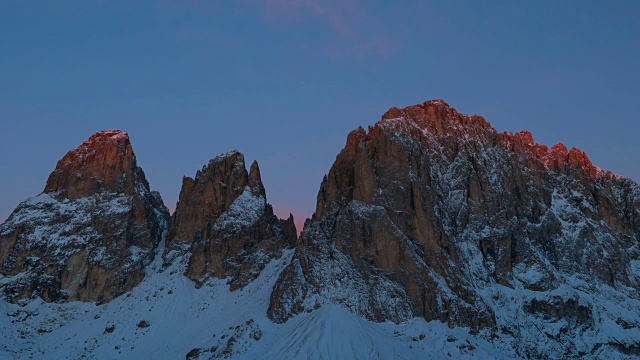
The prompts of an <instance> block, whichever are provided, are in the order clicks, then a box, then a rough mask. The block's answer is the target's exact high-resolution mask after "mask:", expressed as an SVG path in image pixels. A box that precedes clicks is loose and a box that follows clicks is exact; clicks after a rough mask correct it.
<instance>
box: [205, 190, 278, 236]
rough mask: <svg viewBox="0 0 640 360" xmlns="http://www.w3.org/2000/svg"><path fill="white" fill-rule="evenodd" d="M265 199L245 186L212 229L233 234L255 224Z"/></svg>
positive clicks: (262, 209) (261, 212) (263, 209)
mask: <svg viewBox="0 0 640 360" xmlns="http://www.w3.org/2000/svg"><path fill="white" fill-rule="evenodd" d="M265 206H266V199H265V198H264V197H263V196H262V195H255V194H254V193H253V192H252V190H251V188H250V187H249V186H247V187H246V188H245V189H244V191H243V192H242V194H240V196H238V197H237V198H236V199H235V200H234V201H233V203H232V204H231V206H230V207H229V209H228V210H227V211H225V212H224V213H223V214H222V216H220V217H219V218H218V219H217V220H216V222H215V224H214V225H213V229H214V230H216V231H220V230H225V231H226V234H229V235H231V234H233V233H236V232H238V231H240V230H242V229H245V228H247V227H250V226H252V225H253V224H255V223H256V222H257V221H258V220H259V219H260V217H261V216H262V215H263V214H264V211H265Z"/></svg>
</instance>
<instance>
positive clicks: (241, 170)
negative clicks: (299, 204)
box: [165, 151, 297, 290]
mask: <svg viewBox="0 0 640 360" xmlns="http://www.w3.org/2000/svg"><path fill="white" fill-rule="evenodd" d="M296 236H297V233H296V229H295V225H294V223H293V217H292V216H290V217H289V219H287V220H280V219H278V218H277V217H276V216H275V215H274V214H273V208H272V207H271V205H269V204H268V203H267V200H266V193H265V189H264V186H263V184H262V179H261V177H260V169H259V167H258V163H257V162H254V163H253V164H252V165H251V169H250V172H247V170H246V168H245V163H244V155H243V154H241V153H239V152H237V151H232V152H230V153H227V154H225V155H221V156H218V157H216V158H214V159H212V160H211V161H210V162H209V164H208V165H207V166H205V167H203V168H202V170H201V171H198V172H197V174H196V176H195V178H193V179H192V178H188V177H185V178H184V179H183V182H182V190H181V191H180V197H179V201H178V204H177V206H176V211H175V213H174V215H173V217H172V221H171V230H170V235H169V239H168V247H167V252H166V253H165V264H167V265H168V264H169V263H171V262H172V261H173V260H174V259H175V257H176V256H177V255H179V254H184V253H187V254H188V256H187V258H188V265H187V268H186V272H185V275H186V276H187V277H189V278H190V279H191V280H193V281H195V282H196V283H197V284H201V283H202V282H203V281H205V280H206V279H207V277H209V276H213V277H216V278H227V277H228V278H229V284H230V286H231V289H232V290H235V289H238V288H241V287H244V286H245V285H246V284H247V283H248V282H249V281H251V280H253V279H255V278H256V277H257V276H258V274H259V273H260V271H261V270H262V269H263V268H264V266H265V265H266V264H267V263H268V262H269V261H270V260H271V259H273V258H279V257H280V256H281V255H282V253H281V252H282V250H283V249H286V248H290V247H292V246H293V244H294V243H295V240H296Z"/></svg>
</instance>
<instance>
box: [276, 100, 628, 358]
mask: <svg viewBox="0 0 640 360" xmlns="http://www.w3.org/2000/svg"><path fill="white" fill-rule="evenodd" d="M604 175H607V174H604ZM639 194H640V190H639V188H638V185H637V184H635V183H633V182H631V181H628V180H625V179H620V178H618V177H615V176H603V172H602V171H601V170H599V169H598V168H597V167H595V166H593V165H592V164H591V162H590V161H589V159H588V157H587V156H586V155H585V154H584V152H582V151H581V150H579V149H577V148H572V149H571V150H568V149H567V147H566V146H565V145H563V144H557V145H555V146H553V147H552V148H550V149H549V148H548V147H546V146H544V145H541V144H537V143H535V141H534V139H533V136H532V135H531V133H530V132H529V131H526V130H523V131H521V132H518V133H516V134H513V133H502V134H499V133H498V132H497V131H496V130H495V129H493V128H492V127H491V126H490V125H489V123H488V122H486V121H485V120H484V118H482V117H481V116H477V115H473V116H468V115H463V114H459V113H458V112H457V111H456V110H455V109H453V108H452V107H450V106H449V105H447V104H446V103H445V102H444V101H441V100H432V101H427V102H425V103H423V104H418V105H414V106H408V107H405V108H402V109H399V108H391V109H390V110H389V111H387V112H386V113H385V114H384V115H383V117H382V120H380V121H378V122H377V123H376V124H375V125H374V126H372V127H369V129H368V132H367V131H365V130H364V129H363V128H358V129H356V130H354V131H352V132H351V133H350V134H349V136H348V137H347V142H346V145H345V147H344V149H343V150H342V151H341V152H340V153H339V154H338V156H337V157H336V160H335V162H334V164H333V166H332V167H331V169H330V170H329V173H328V175H327V176H325V177H324V179H323V181H322V184H321V186H320V190H319V192H318V197H317V199H318V200H317V205H316V212H315V214H314V216H313V217H312V219H311V220H309V221H307V222H306V223H305V227H304V230H303V232H302V234H301V236H300V240H299V242H298V244H297V246H296V248H295V254H294V256H293V259H292V261H291V263H290V264H289V265H288V266H287V268H286V269H285V270H284V271H283V272H282V273H281V275H280V278H279V279H278V282H277V283H276V285H275V287H274V290H273V293H272V296H271V303H270V306H269V309H268V314H269V316H270V318H271V319H272V320H274V321H276V322H284V321H287V320H288V319H290V318H291V317H293V316H294V315H296V314H300V313H303V312H306V311H312V310H313V309H315V308H318V307H321V306H323V305H324V304H338V305H340V306H342V307H345V308H347V309H349V310H351V311H353V312H355V313H357V314H359V315H361V316H364V317H366V318H369V319H371V320H375V321H387V320H391V321H396V322H400V321H404V320H407V319H410V318H412V317H422V318H424V319H426V320H428V321H431V320H439V321H442V322H444V323H446V324H448V325H449V326H450V327H453V326H466V327H470V328H472V329H475V331H482V332H484V331H486V332H488V333H491V334H492V335H491V336H495V337H498V338H504V339H506V340H505V341H507V342H512V341H513V343H514V344H517V345H515V346H516V347H517V348H518V350H517V351H518V352H519V353H520V354H529V355H530V356H531V357H533V358H536V357H542V358H546V357H550V358H553V357H579V356H580V354H588V353H589V352H591V351H594V349H595V350H597V349H598V346H596V347H595V348H593V347H582V348H581V346H582V345H581V344H583V343H584V342H583V339H589V340H588V341H593V339H595V338H598V336H600V335H599V334H602V332H603V331H605V332H606V330H604V329H607V327H608V325H607V324H609V323H613V322H617V323H619V324H626V323H634V324H635V323H637V322H638V321H640V317H638V316H637V314H639V313H640V312H639V310H638V306H637V305H632V304H637V301H638V294H639V292H638V289H639V288H640V273H639V272H638V270H637V264H638V261H640V252H638V250H637V249H638V246H639V245H638V239H640V226H638V224H640V222H639V221H640V220H639V219H640V211H639V209H640V195H639ZM586 282H588V285H585V284H586ZM584 286H587V287H588V289H589V291H587V292H585V291H584V290H583V289H585V287H584ZM610 289H618V290H615V295H613V294H612V293H611V292H610ZM616 297H619V298H616ZM614 298H616V299H620V300H612V299H614ZM622 303H624V305H620V304H622ZM619 306H621V308H616V307H619ZM614 308H615V309H616V310H613V311H612V310H611V309H614ZM613 313H615V315H612V314H613ZM605 318H606V319H608V320H598V319H605ZM554 326H555V327H554ZM560 327H562V329H564V330H561V331H557V329H559V328H560ZM516 328H517V329H518V330H517V332H515V331H513V329H516ZM521 329H522V330H521ZM554 329H555V330H554ZM617 329H618V328H617ZM616 331H618V330H616ZM620 331H622V330H620ZM629 336H632V335H629ZM634 336H635V335H634ZM598 339H599V338H598ZM636 339H637V338H636ZM598 341H604V344H605V346H606V344H607V342H608V341H613V340H612V339H611V338H609V339H608V340H601V339H600V340H598ZM550 343H551V344H552V345H549V344H550ZM629 344H631V345H629V347H627V345H625V347H623V350H621V351H623V352H624V351H628V349H632V351H635V350H633V349H637V342H636V343H635V344H633V343H631V342H630V343H629ZM599 346H601V345H599ZM567 348H571V349H572V350H568V351H567V352H564V353H563V352H562V351H564V350H562V349H565V350H566V349H567ZM578 348H579V350H577V349H578ZM531 354H533V355H531Z"/></svg>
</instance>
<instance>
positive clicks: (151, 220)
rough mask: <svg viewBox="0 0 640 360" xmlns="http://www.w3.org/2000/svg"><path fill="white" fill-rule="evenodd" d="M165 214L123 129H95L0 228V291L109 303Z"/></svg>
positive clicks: (140, 261)
mask: <svg viewBox="0 0 640 360" xmlns="http://www.w3.org/2000/svg"><path fill="white" fill-rule="evenodd" d="M168 217H169V212H168V210H167V209H166V207H165V206H164V204H163V202H162V199H161V198H160V194H158V193H157V192H152V191H150V190H149V184H148V183H147V180H146V179H145V176H144V172H143V171H142V169H141V168H139V167H138V166H137V164H136V158H135V155H134V153H133V150H132V148H131V143H130V142H129V136H128V135H127V133H126V132H123V131H119V130H105V131H101V132H98V133H96V134H94V135H93V136H91V137H90V138H89V139H88V140H87V141H85V142H84V143H82V145H80V146H79V147H78V148H77V149H74V150H71V151H69V152H68V153H67V154H66V155H65V156H64V157H63V158H62V159H61V160H60V161H59V162H58V164H57V166H56V169H55V170H54V171H53V172H52V173H51V175H50V176H49V179H48V181H47V185H46V187H45V189H44V192H43V193H42V194H40V195H38V196H35V197H32V198H30V199H27V200H26V201H24V202H23V203H21V204H20V205H19V206H18V207H17V208H16V210H15V211H14V212H13V214H11V216H10V217H9V219H8V220H7V221H6V222H5V223H4V224H2V225H0V288H2V291H3V293H4V296H5V297H6V298H8V299H9V300H11V301H14V302H15V301H17V300H19V299H23V298H31V297H35V296H39V297H41V298H42V299H43V300H45V301H50V302H54V301H55V302H57V301H73V300H80V301H101V302H102V301H109V300H111V299H113V298H114V297H117V296H118V295H120V294H122V293H124V292H126V291H128V290H130V289H131V288H133V287H134V286H135V285H137V284H138V283H139V282H140V281H141V280H142V278H143V277H144V267H145V266H146V265H147V264H149V263H150V262H151V260H152V259H153V257H154V249H155V247H156V246H157V245H158V243H159V242H160V239H161V237H162V235H163V233H164V232H165V230H166V228H167V221H168Z"/></svg>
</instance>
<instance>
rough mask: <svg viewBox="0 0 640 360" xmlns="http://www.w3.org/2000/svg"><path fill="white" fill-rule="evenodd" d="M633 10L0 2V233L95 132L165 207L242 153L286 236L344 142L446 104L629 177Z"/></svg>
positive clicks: (620, 4) (639, 146)
mask: <svg viewBox="0 0 640 360" xmlns="http://www.w3.org/2000/svg"><path fill="white" fill-rule="evenodd" d="M638 13H640V2H637V1H626V2H625V1H606V2H597V1H482V2H480V1H414V0H411V1H408V0H399V1H375V0H366V1H356V0H326V1H312V0H253V1H249V0H238V1H227V0H219V1H215V0H210V1H206V0H155V1H142V0H140V1H124V0H83V1H79V0H78V1H66V0H60V1H24V2H22V1H11V0H0V49H1V51H0V222H1V221H4V219H6V218H7V217H8V216H9V214H10V213H11V212H12V211H13V209H14V208H15V207H16V206H17V205H18V204H19V203H20V202H21V201H23V200H25V199H26V198H28V197H30V196H34V195H37V194H38V193H40V192H41V191H42V190H43V188H44V185H45V182H46V179H47V177H48V175H49V173H50V172H51V171H52V170H53V169H54V168H55V165H56V162H57V161H58V160H59V159H60V158H61V157H62V156H63V155H64V154H65V153H66V152H67V151H68V150H70V149H72V148H75V147H77V146H78V145H79V144H80V143H82V142H83V141H84V140H85V139H87V138H88V137H89V136H90V135H91V134H93V133H95V132H97V131H99V130H103V129H122V130H125V131H127V132H128V133H129V135H130V138H131V142H132V145H133V149H134V152H135V153H136V156H137V159H138V164H139V165H140V166H141V167H142V168H143V170H144V171H145V173H146V175H147V179H148V180H149V183H150V185H151V188H152V189H154V190H158V191H160V193H161V194H162V197H163V199H164V201H165V204H166V205H167V206H168V207H169V208H170V209H173V208H174V207H175V203H176V201H177V198H178V194H179V192H180V186H181V182H182V177H183V176H191V177H193V176H194V174H195V172H196V170H198V169H200V168H201V167H202V166H203V165H205V164H206V163H207V162H208V160H209V159H211V158H213V157H215V156H216V155H219V154H221V153H226V152H228V151H230V150H233V149H238V150H239V151H241V152H243V153H244V154H245V159H246V162H247V166H249V165H250V163H251V162H252V161H253V160H254V159H256V160H258V162H259V164H260V169H261V173H262V178H263V182H264V184H265V187H266V190H267V199H268V201H269V202H270V203H271V204H272V205H273V206H274V209H275V211H276V213H277V214H278V215H280V216H281V217H285V216H288V214H289V213H290V212H291V213H293V214H294V217H295V218H296V223H298V224H299V225H300V224H301V223H302V222H303V221H304V219H305V218H306V217H309V216H311V214H312V213H313V211H314V210H315V201H316V195H317V192H318V189H319V186H320V182H321V181H322V177H323V175H324V174H326V173H327V172H328V171H329V168H330V167H331V164H332V163H333V161H334V160H335V157H336V155H337V154H338V152H339V151H340V149H342V147H343V146H344V144H345V141H346V137H347V134H348V133H349V131H351V130H353V129H355V128H357V127H358V126H363V127H365V128H366V126H367V125H373V124H374V123H375V122H376V121H378V120H379V119H380V116H381V115H382V114H383V113H384V112H385V111H386V110H387V109H388V108H390V107H393V106H398V107H402V106H407V105H412V104H417V103H422V102H424V101H426V100H429V99H436V98H442V99H444V100H445V101H447V102H448V103H449V104H450V105H451V106H453V107H455V108H456V109H457V110H458V111H459V112H462V113H467V114H479V115H482V116H484V117H485V118H486V119H487V120H488V121H489V122H490V123H491V124H492V125H493V126H494V127H495V128H496V129H498V131H513V132H516V131H520V130H522V129H528V130H530V131H531V132H532V133H533V136H534V139H535V140H536V141H537V142H539V143H542V144H546V145H553V144H555V143H558V142H563V143H565V144H566V145H567V147H569V148H571V147H572V146H578V147H579V148H580V149H582V150H583V151H586V152H587V154H588V155H589V157H590V158H591V160H592V162H593V163H594V164H595V165H598V166H600V167H602V168H603V169H605V170H611V171H613V172H614V173H617V174H620V175H623V176H626V177H629V178H632V179H634V180H636V181H638V180H640V162H639V161H638V155H639V154H640V142H639V141H637V136H638V134H639V133H640V122H639V121H637V120H638V119H637V114H639V113H640V101H639V100H640V90H639V87H638V84H639V83H640V69H639V67H640V65H639V64H640V21H637V14H638Z"/></svg>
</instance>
